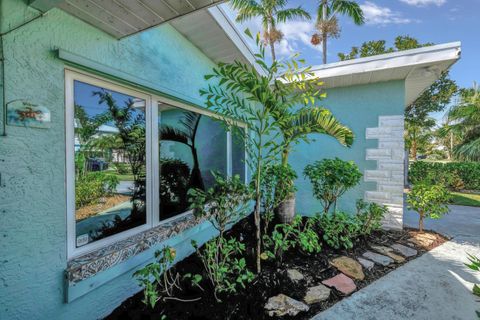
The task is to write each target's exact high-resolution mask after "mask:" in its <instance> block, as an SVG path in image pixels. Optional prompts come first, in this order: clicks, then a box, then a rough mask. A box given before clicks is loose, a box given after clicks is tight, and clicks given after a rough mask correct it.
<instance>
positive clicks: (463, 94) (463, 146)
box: [448, 84, 480, 161]
mask: <svg viewBox="0 0 480 320" xmlns="http://www.w3.org/2000/svg"><path fill="white" fill-rule="evenodd" d="M448 120H449V121H450V123H452V124H451V125H450V128H451V130H453V132H461V142H460V143H459V144H458V145H457V146H455V147H454V155H455V156H456V157H457V158H459V159H462V160H467V161H480V90H479V88H478V86H477V85H476V84H474V86H473V88H471V89H462V90H460V102H459V103H458V104H457V105H455V106H453V107H452V108H451V109H450V110H449V112H448Z"/></svg>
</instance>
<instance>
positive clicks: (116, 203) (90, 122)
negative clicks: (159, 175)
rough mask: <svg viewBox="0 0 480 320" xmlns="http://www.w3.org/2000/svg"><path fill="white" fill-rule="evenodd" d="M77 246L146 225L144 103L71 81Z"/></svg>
mask: <svg viewBox="0 0 480 320" xmlns="http://www.w3.org/2000/svg"><path fill="white" fill-rule="evenodd" d="M74 103H75V107H74V108H75V110H74V128H75V222H76V246H77V247H80V246H82V245H85V244H87V243H90V242H94V241H96V240H99V239H102V238H105V237H107V236H110V235H114V234H116V233H119V232H122V231H125V230H128V229H131V228H134V227H137V226H140V225H143V224H145V223H146V184H145V183H146V182H145V181H146V169H145V167H146V132H145V130H146V126H145V123H146V121H145V105H146V102H145V100H143V99H139V98H137V97H133V96H129V95H126V94H123V93H120V92H115V91H111V90H107V89H105V88H101V87H97V86H93V85H90V84H87V83H83V82H80V81H74Z"/></svg>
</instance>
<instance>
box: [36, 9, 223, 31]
mask: <svg viewBox="0 0 480 320" xmlns="http://www.w3.org/2000/svg"><path fill="white" fill-rule="evenodd" d="M221 2H224V0H33V1H30V5H31V6H32V7H35V8H37V9H39V10H42V11H48V10H50V9H52V8H54V7H57V8H60V9H62V10H63V11H65V12H68V13H69V14H71V15H73V16H75V17H77V18H79V19H81V20H83V21H85V22H87V23H89V24H91V25H93V26H95V27H97V28H99V29H101V30H103V31H105V32H106V33H108V34H110V35H112V36H114V37H116V38H118V39H120V38H123V37H126V36H130V35H132V34H135V33H138V32H140V31H143V30H146V29H148V28H151V27H155V26H158V25H160V24H162V23H166V22H169V21H172V20H173V19H176V18H178V17H182V16H185V15H188V14H190V13H192V12H195V11H198V10H202V9H206V8H209V7H211V6H214V5H216V4H219V3H221Z"/></svg>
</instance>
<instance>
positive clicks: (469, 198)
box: [452, 192, 480, 207]
mask: <svg viewBox="0 0 480 320" xmlns="http://www.w3.org/2000/svg"><path fill="white" fill-rule="evenodd" d="M452 204H456V205H459V206H471V207H480V194H471V193H460V192H452Z"/></svg>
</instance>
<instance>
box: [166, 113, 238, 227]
mask: <svg viewBox="0 0 480 320" xmlns="http://www.w3.org/2000/svg"><path fill="white" fill-rule="evenodd" d="M158 113H159V131H160V133H159V136H160V220H165V219H168V218H170V217H173V216H175V215H178V214H181V213H184V212H186V211H188V209H189V207H190V204H189V203H188V197H187V193H188V190H189V189H190V188H200V189H204V190H205V189H208V188H210V187H212V186H213V184H214V178H213V175H212V171H217V172H220V173H221V174H223V175H227V174H228V172H227V162H228V161H229V157H228V154H227V131H226V129H225V126H224V125H223V124H222V122H220V121H218V120H215V119H212V118H210V117H209V116H207V115H203V114H200V113H196V112H192V111H185V110H182V109H179V108H176V107H173V106H171V105H167V104H160V105H159V112H158ZM233 149H234V150H236V151H235V152H236V153H238V155H237V159H235V161H234V163H235V164H234V166H236V167H238V168H236V169H235V170H236V171H234V173H237V174H242V176H244V170H245V167H244V163H242V164H241V165H240V164H239V163H240V162H243V160H242V159H244V151H245V149H243V154H242V155H240V153H242V149H241V148H233ZM242 166H243V169H242V168H240V167H242Z"/></svg>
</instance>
